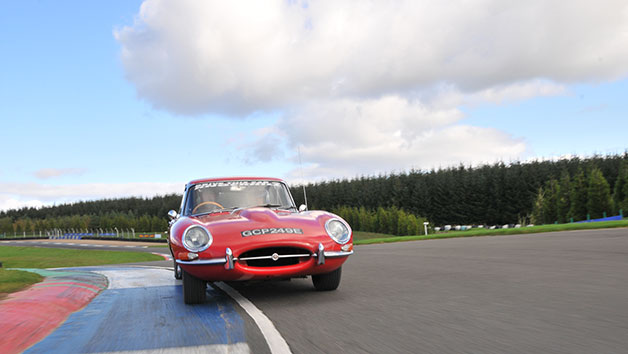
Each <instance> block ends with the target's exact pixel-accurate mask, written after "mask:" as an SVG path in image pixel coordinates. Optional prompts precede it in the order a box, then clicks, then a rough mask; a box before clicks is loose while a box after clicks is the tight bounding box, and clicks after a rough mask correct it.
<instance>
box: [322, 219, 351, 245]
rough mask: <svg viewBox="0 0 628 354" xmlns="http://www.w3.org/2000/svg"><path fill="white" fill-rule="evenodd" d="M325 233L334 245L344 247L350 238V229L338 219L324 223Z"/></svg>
mask: <svg viewBox="0 0 628 354" xmlns="http://www.w3.org/2000/svg"><path fill="white" fill-rule="evenodd" d="M325 231H327V234H328V235H329V237H331V239H332V240H334V241H336V243H338V244H341V245H344V244H345V243H347V242H349V239H350V238H351V229H349V225H347V224H346V223H345V222H343V221H341V220H340V219H329V220H327V222H326V223H325Z"/></svg>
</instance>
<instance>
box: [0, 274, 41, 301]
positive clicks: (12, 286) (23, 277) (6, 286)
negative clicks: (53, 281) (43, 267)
mask: <svg viewBox="0 0 628 354" xmlns="http://www.w3.org/2000/svg"><path fill="white" fill-rule="evenodd" d="M43 279H44V278H43V277H42V276H41V275H39V274H35V273H31V272H24V271H21V270H7V269H2V268H0V299H1V298H3V297H5V296H6V294H8V293H13V292H16V291H20V290H22V289H24V288H26V287H27V286H29V285H32V284H35V283H38V282H40V281H42V280H43Z"/></svg>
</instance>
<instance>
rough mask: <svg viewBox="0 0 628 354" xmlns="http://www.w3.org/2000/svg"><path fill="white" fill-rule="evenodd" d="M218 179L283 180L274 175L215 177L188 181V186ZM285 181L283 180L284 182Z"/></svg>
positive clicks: (217, 180)
mask: <svg viewBox="0 0 628 354" xmlns="http://www.w3.org/2000/svg"><path fill="white" fill-rule="evenodd" d="M219 181H277V182H284V180H282V179H280V178H275V177H216V178H200V179H195V180H192V181H190V182H188V186H189V185H192V184H198V183H204V182H219ZM284 183H285V182H284Z"/></svg>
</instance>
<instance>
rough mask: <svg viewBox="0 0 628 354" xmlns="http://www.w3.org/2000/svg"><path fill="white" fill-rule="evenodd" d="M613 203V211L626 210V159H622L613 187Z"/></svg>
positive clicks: (627, 173)
mask: <svg viewBox="0 0 628 354" xmlns="http://www.w3.org/2000/svg"><path fill="white" fill-rule="evenodd" d="M613 204H614V206H615V212H616V213H618V212H619V210H622V211H623V212H626V211H628V161H622V163H621V165H620V167H619V174H618V176H617V181H616V182H615V187H614V189H613Z"/></svg>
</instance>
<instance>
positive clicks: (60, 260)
mask: <svg viewBox="0 0 628 354" xmlns="http://www.w3.org/2000/svg"><path fill="white" fill-rule="evenodd" d="M0 261H1V262H2V266H3V267H4V268H61V267H83V266H94V265H103V264H120V263H134V262H150V261H163V257H161V256H157V255H154V254H151V253H143V252H122V251H100V250H75V249H62V248H45V247H16V246H0Z"/></svg>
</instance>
